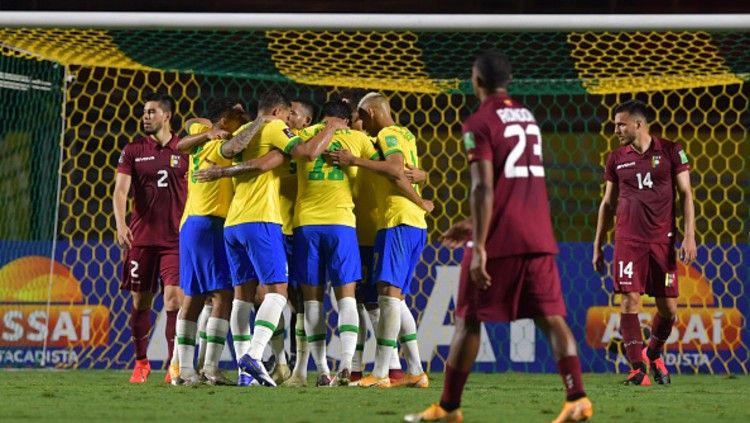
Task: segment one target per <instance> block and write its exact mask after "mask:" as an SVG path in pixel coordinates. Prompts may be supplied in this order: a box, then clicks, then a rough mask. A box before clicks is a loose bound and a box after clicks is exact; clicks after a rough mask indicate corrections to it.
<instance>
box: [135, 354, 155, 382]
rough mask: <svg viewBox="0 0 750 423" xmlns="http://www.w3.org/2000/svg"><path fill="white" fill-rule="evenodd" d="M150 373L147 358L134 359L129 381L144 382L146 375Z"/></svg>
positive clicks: (146, 378)
mask: <svg viewBox="0 0 750 423" xmlns="http://www.w3.org/2000/svg"><path fill="white" fill-rule="evenodd" d="M150 373H151V364H150V363H149V362H148V359H147V358H144V359H143V360H136V361H135V368H134V369H133V374H132V375H130V383H146V381H147V380H148V375H149V374H150Z"/></svg>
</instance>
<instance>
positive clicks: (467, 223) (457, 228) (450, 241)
mask: <svg viewBox="0 0 750 423" xmlns="http://www.w3.org/2000/svg"><path fill="white" fill-rule="evenodd" d="M471 233H472V229H471V220H469V219H466V220H463V221H461V222H458V223H456V224H455V225H453V226H451V227H450V228H448V230H447V231H445V233H444V234H442V235H441V236H440V242H441V243H442V244H443V245H444V246H446V247H448V248H458V247H463V246H464V245H466V243H467V242H469V241H471Z"/></svg>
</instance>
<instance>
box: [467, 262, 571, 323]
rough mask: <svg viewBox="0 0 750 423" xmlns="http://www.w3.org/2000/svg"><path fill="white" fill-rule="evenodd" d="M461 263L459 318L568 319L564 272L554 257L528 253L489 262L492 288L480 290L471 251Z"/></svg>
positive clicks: (509, 319)
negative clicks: (471, 271)
mask: <svg viewBox="0 0 750 423" xmlns="http://www.w3.org/2000/svg"><path fill="white" fill-rule="evenodd" d="M465 251H466V252H465V253H464V258H463V261H462V262H461V280H460V281H459V286H458V304H457V305H456V315H458V316H459V317H463V318H465V319H476V320H479V321H493V322H508V321H512V320H516V319H521V318H527V317H528V318H533V317H538V316H565V302H564V301H563V296H562V291H561V290H560V273H559V272H558V271H557V263H555V256H554V254H528V255H522V256H513V257H501V258H493V259H489V260H487V273H489V274H490V277H491V278H492V280H491V282H492V285H490V287H489V288H488V289H487V290H485V291H482V290H480V289H479V288H478V287H477V286H476V284H475V283H474V282H472V281H471V279H470V277H469V267H470V266H471V255H472V252H471V250H470V249H468V248H467V249H466V250H465Z"/></svg>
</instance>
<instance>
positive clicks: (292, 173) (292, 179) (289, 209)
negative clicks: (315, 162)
mask: <svg viewBox="0 0 750 423" xmlns="http://www.w3.org/2000/svg"><path fill="white" fill-rule="evenodd" d="M279 178H280V183H281V186H280V191H279V195H280V197H279V204H280V206H281V222H282V223H281V232H282V233H283V234H284V235H292V229H293V227H294V203H295V202H296V201H297V162H296V161H294V159H287V160H285V161H284V164H283V165H281V166H280V168H279Z"/></svg>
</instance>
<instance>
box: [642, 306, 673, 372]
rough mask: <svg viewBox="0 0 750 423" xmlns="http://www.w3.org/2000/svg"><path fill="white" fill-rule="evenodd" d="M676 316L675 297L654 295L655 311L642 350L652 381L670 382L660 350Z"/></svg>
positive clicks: (670, 331) (667, 337)
mask: <svg viewBox="0 0 750 423" xmlns="http://www.w3.org/2000/svg"><path fill="white" fill-rule="evenodd" d="M676 316H677V298H667V297H656V313H655V314H654V316H653V317H652V318H651V339H650V340H649V342H648V346H647V347H646V348H645V349H644V350H643V361H644V362H646V364H647V365H648V367H650V368H651V375H652V376H653V378H654V382H656V383H658V384H660V385H665V384H669V383H671V382H672V380H671V378H670V376H669V371H668V370H667V366H666V365H665V364H664V359H663V358H662V357H661V352H662V350H663V349H664V344H665V343H666V342H667V339H669V335H670V334H671V333H672V326H673V325H674V321H675V318H676Z"/></svg>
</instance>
